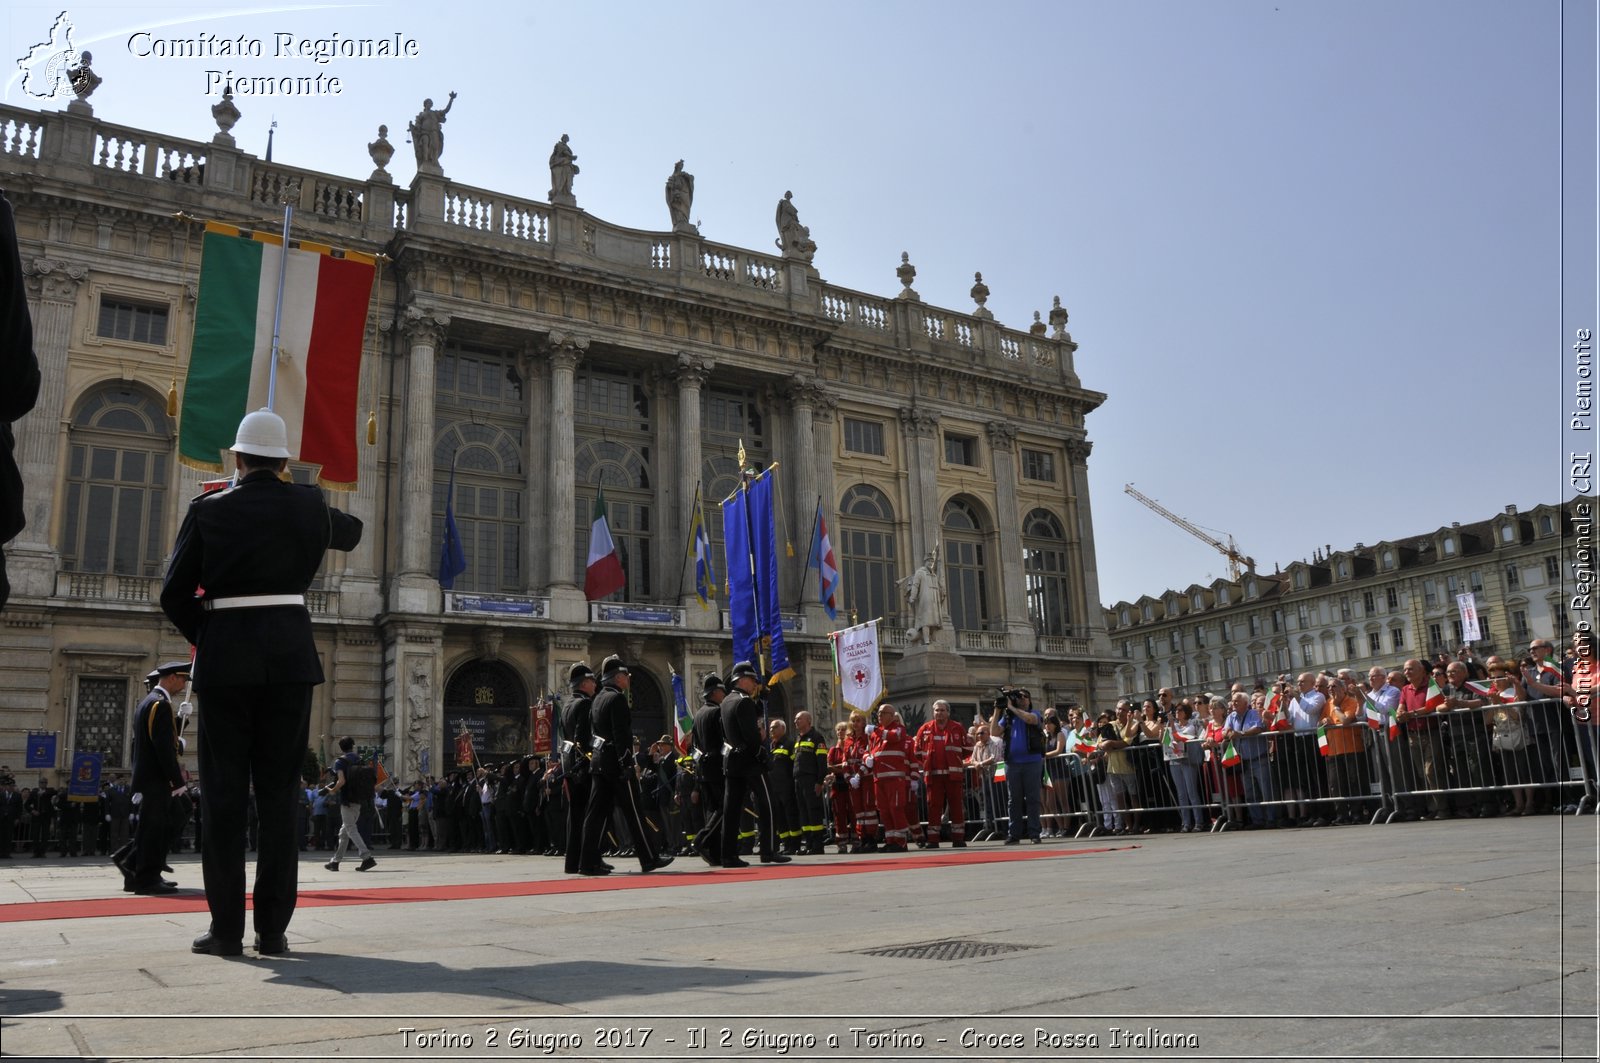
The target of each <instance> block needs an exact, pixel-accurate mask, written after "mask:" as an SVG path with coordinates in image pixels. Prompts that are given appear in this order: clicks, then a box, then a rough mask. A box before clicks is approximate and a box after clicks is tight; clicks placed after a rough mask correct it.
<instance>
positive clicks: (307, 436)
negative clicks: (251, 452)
mask: <svg viewBox="0 0 1600 1063" xmlns="http://www.w3.org/2000/svg"><path fill="white" fill-rule="evenodd" d="M291 244H292V246H291V248H290V250H289V252H288V261H287V264H286V265H284V274H283V314H282V317H281V321H280V324H279V330H278V333H279V339H278V372H277V382H276V386H275V388H274V393H273V396H272V403H271V406H272V410H273V412H274V413H276V414H277V415H278V416H279V417H282V418H283V420H284V424H285V425H287V427H288V429H289V453H290V455H291V456H292V457H293V458H294V459H295V460H298V461H303V462H307V463H309V464H312V465H320V466H321V467H322V469H321V472H320V473H319V476H318V479H319V481H320V482H321V483H322V484H323V486H325V487H334V488H343V489H347V490H348V489H353V488H354V487H355V485H356V440H357V437H358V436H359V434H360V425H359V416H360V415H359V413H358V411H357V408H356V398H357V393H358V391H359V389H360V374H361V347H362V343H363V333H364V332H365V329H366V323H367V308H368V304H369V303H370V301H371V298H372V282H373V274H374V272H375V260H374V259H373V258H372V257H371V256H369V255H359V254H355V253H353V252H345V251H340V250H337V249H335V248H332V247H324V246H321V245H317V244H310V243H303V242H291ZM281 264H284V251H283V240H282V238H281V237H280V236H276V235H273V234H271V233H261V232H251V231H250V230H247V229H237V228H235V227H233V226H231V225H219V224H215V223H208V224H207V225H206V232H205V237H204V240H203V243H202V252H201V260H200V294H199V302H198V305H197V307H196V309H195V322H194V342H193V343H192V344H191V349H190V356H189V373H188V376H187V378H186V379H185V383H184V389H183V409H182V413H181V419H180V421H179V425H180V427H179V432H178V457H179V459H180V460H181V461H183V463H184V464H185V465H189V466H191V467H193V468H197V469H205V470H210V471H217V472H220V471H221V470H222V468H223V464H222V462H223V454H224V453H225V452H226V451H228V450H231V449H232V448H233V440H234V433H235V432H236V430H237V429H238V427H239V421H240V419H241V418H243V417H244V415H245V414H246V413H248V412H249V411H251V410H258V409H261V408H263V407H265V406H267V405H268V402H267V380H268V376H269V372H270V368H271V357H272V318H273V310H274V308H275V306H276V303H277V297H278V272H279V267H280V265H281Z"/></svg>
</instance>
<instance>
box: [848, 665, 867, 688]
mask: <svg viewBox="0 0 1600 1063" xmlns="http://www.w3.org/2000/svg"><path fill="white" fill-rule="evenodd" d="M850 678H852V679H854V680H855V681H856V686H858V687H860V686H866V685H867V671H866V669H864V668H857V669H856V670H855V674H854V675H852V676H851V677H850Z"/></svg>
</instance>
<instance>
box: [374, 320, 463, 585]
mask: <svg viewBox="0 0 1600 1063" xmlns="http://www.w3.org/2000/svg"><path fill="white" fill-rule="evenodd" d="M449 327H450V316H449V315H448V314H444V313H441V312H440V311H437V310H434V309H431V308H428V307H425V306H420V305H418V304H416V303H412V304H411V305H410V306H408V307H406V310H405V314H404V315H403V317H402V319H401V322H400V328H401V334H402V335H403V336H404V337H405V339H406V342H407V344H408V345H409V353H408V355H407V358H406V394H405V402H404V404H403V405H402V407H401V412H402V420H403V423H404V425H405V443H404V450H403V452H402V457H401V465H400V492H399V503H400V514H399V531H400V572H399V577H398V579H397V580H396V583H395V589H394V591H393V592H392V594H391V597H390V606H389V607H390V609H391V610H393V611H394V612H399V613H437V612H438V611H439V586H438V583H437V582H435V580H436V578H437V576H438V573H437V572H434V571H433V565H432V561H433V559H432V558H431V557H430V556H429V555H430V554H431V553H432V546H433V443H434V426H433V406H434V375H435V365H436V362H437V358H436V353H435V352H436V351H437V350H438V348H439V346H440V344H442V343H444V338H445V333H446V331H447V330H448V329H449Z"/></svg>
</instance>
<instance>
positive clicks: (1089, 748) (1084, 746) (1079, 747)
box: [1072, 734, 1095, 757]
mask: <svg viewBox="0 0 1600 1063" xmlns="http://www.w3.org/2000/svg"><path fill="white" fill-rule="evenodd" d="M1072 751H1073V752H1074V753H1076V754H1078V755H1079V756H1080V757H1087V756H1088V755H1089V754H1090V753H1093V752H1094V751H1095V744H1094V743H1093V742H1087V741H1085V740H1084V737H1083V735H1081V734H1080V735H1079V736H1078V740H1077V741H1076V742H1074V743H1073V744H1072Z"/></svg>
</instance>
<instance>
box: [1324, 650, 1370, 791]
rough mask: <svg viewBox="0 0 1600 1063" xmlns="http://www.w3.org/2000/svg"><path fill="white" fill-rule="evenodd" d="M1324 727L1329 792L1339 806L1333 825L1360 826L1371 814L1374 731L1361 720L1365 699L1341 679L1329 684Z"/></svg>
mask: <svg viewBox="0 0 1600 1063" xmlns="http://www.w3.org/2000/svg"><path fill="white" fill-rule="evenodd" d="M1322 726H1323V727H1326V728H1327V737H1328V755H1327V757H1325V758H1324V759H1325V760H1326V762H1327V769H1328V792H1329V793H1330V794H1332V795H1333V796H1334V798H1335V800H1336V802H1337V804H1336V806H1335V809H1334V811H1335V814H1334V817H1333V822H1334V823H1357V822H1359V821H1360V820H1361V819H1363V818H1365V817H1366V815H1367V814H1368V813H1369V811H1370V809H1369V807H1368V805H1369V803H1370V802H1369V801H1368V790H1369V789H1370V787H1369V786H1368V785H1367V779H1368V772H1367V757H1366V752H1367V747H1366V741H1367V732H1369V731H1372V729H1371V728H1370V727H1368V726H1367V725H1366V723H1365V721H1363V720H1362V718H1361V698H1360V697H1359V696H1358V695H1357V694H1356V692H1355V691H1354V690H1353V689H1351V687H1350V686H1349V684H1347V683H1346V682H1345V681H1344V680H1343V679H1341V678H1335V679H1333V680H1331V681H1330V683H1329V687H1328V700H1327V702H1326V703H1325V704H1324V705H1323V706H1322ZM1372 733H1373V734H1376V733H1377V732H1376V731H1372Z"/></svg>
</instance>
